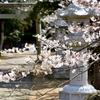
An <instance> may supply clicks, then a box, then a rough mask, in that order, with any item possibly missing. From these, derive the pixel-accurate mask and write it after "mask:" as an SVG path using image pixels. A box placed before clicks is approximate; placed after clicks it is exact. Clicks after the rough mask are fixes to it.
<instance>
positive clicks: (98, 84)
mask: <svg viewBox="0 0 100 100" xmlns="http://www.w3.org/2000/svg"><path fill="white" fill-rule="evenodd" d="M94 53H97V54H99V53H100V46H98V47H97V48H96V49H95V50H94ZM93 86H94V87H95V88H96V89H97V90H100V60H99V61H97V62H95V63H94V82H93Z"/></svg>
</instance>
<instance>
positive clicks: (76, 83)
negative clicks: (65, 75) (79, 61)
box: [59, 67, 97, 100]
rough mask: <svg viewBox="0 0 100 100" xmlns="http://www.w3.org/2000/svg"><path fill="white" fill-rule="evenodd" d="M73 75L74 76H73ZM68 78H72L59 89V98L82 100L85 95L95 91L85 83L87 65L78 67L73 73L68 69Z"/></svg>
mask: <svg viewBox="0 0 100 100" xmlns="http://www.w3.org/2000/svg"><path fill="white" fill-rule="evenodd" d="M80 72H83V73H80ZM79 73H80V74H79ZM74 76H76V77H75V78H73V77H74ZM70 78H71V79H72V80H71V81H70V83H69V85H65V86H64V87H63V89H62V90H61V91H59V100H84V99H85V97H86V96H87V95H89V94H90V93H92V92H95V91H97V90H96V89H95V88H94V87H93V86H92V85H89V84H88V83H87V67H81V68H78V69H77V70H76V72H75V73H72V72H71V71H70Z"/></svg>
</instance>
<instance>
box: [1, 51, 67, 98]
mask: <svg viewBox="0 0 100 100" xmlns="http://www.w3.org/2000/svg"><path fill="white" fill-rule="evenodd" d="M29 56H32V57H35V58H36V53H34V54H33V53H31V52H25V53H23V54H14V56H13V57H7V56H5V55H3V56H2V57H1V58H0V59H2V63H1V64H0V71H9V70H10V69H12V68H13V67H14V66H16V65H17V64H18V65H20V64H23V63H24V59H25V58H26V57H29ZM15 62H16V63H15ZM65 80H66V79H52V78H48V77H45V78H43V77H41V76H38V77H36V76H33V75H29V76H27V77H26V78H24V79H22V80H20V86H19V87H18V89H16V85H18V84H19V81H14V82H10V83H3V82H1V83H0V100H58V98H59V97H58V94H59V91H60V90H61V89H62V87H63V86H62V87H58V88H57V86H58V85H59V84H61V83H62V82H64V81H65ZM66 84H67V83H66ZM64 85H65V84H64ZM54 87H56V88H55V89H54ZM51 90H52V91H51ZM48 91H49V92H48Z"/></svg>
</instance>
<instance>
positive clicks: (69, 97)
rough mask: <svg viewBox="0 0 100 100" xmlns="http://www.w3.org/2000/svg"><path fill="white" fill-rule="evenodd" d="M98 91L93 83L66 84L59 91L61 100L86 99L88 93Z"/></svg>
mask: <svg viewBox="0 0 100 100" xmlns="http://www.w3.org/2000/svg"><path fill="white" fill-rule="evenodd" d="M95 91H97V90H96V89H95V88H94V87H93V86H92V85H89V84H87V85H80V86H79V85H78V86H77V85H75V86H73V85H66V86H64V88H63V89H62V90H60V91H59V100H84V99H85V97H86V96H87V95H89V94H90V93H92V92H95Z"/></svg>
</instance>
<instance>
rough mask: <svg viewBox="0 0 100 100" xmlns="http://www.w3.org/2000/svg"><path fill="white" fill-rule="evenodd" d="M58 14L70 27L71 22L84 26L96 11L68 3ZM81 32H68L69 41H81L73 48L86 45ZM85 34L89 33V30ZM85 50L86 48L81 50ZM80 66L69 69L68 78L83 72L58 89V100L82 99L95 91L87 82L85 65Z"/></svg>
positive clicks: (76, 48) (88, 23)
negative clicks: (72, 69) (75, 68)
mask: <svg viewBox="0 0 100 100" xmlns="http://www.w3.org/2000/svg"><path fill="white" fill-rule="evenodd" d="M59 16H60V17H61V18H62V19H64V20H67V22H68V27H70V25H72V23H73V22H76V23H80V24H81V26H83V27H84V26H86V25H90V17H91V16H96V13H95V12H93V11H92V10H91V9H84V8H79V7H77V6H76V5H74V4H70V5H69V6H68V8H67V9H66V10H65V11H62V13H60V14H59ZM83 34H84V32H78V33H71V32H69V33H68V37H69V41H70V42H71V41H76V40H77V41H81V42H82V44H81V45H78V44H75V45H72V46H73V50H78V49H80V48H82V47H84V46H85V45H86V43H85V41H84V40H83V39H82V35H83ZM86 34H89V32H87V33H86ZM86 51H87V50H85V51H82V52H86ZM81 66H82V65H79V68H78V69H77V70H76V72H75V73H74V74H73V73H72V72H71V71H70V78H72V77H73V76H75V75H77V74H78V73H80V72H84V71H85V72H84V73H82V74H80V75H78V76H77V77H75V78H74V79H72V80H71V81H70V83H69V84H68V85H66V86H64V87H63V89H62V90H61V91H59V100H84V99H85V97H86V96H87V95H88V94H90V93H92V92H95V91H97V90H96V89H95V88H94V87H93V86H92V85H89V84H88V81H87V80H88V74H87V71H86V70H87V67H86V66H84V67H81Z"/></svg>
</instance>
